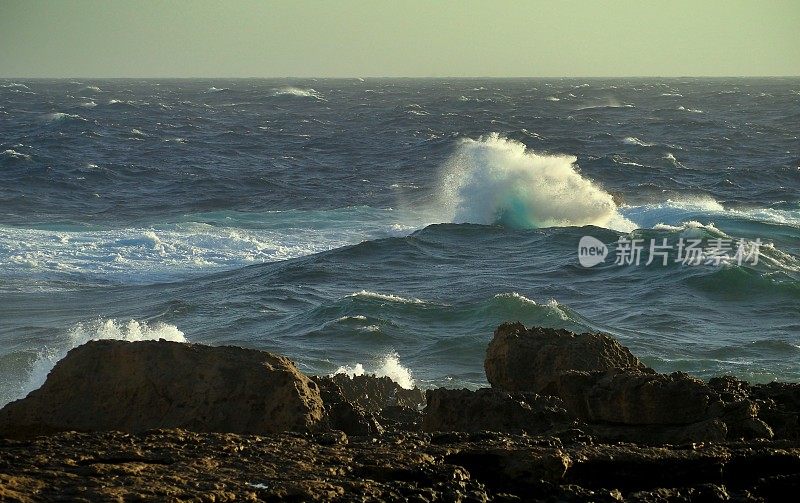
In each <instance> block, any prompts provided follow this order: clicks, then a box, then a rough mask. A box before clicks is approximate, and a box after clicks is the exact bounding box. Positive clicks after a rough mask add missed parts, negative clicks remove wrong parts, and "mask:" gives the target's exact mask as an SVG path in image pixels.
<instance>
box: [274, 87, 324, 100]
mask: <svg viewBox="0 0 800 503" xmlns="http://www.w3.org/2000/svg"><path fill="white" fill-rule="evenodd" d="M274 95H275V96H297V97H299V98H314V99H318V100H321V99H322V95H321V94H320V93H319V92H317V91H316V90H314V89H312V88H310V87H308V88H303V87H294V86H285V87H281V88H279V89H276V90H275V92H274Z"/></svg>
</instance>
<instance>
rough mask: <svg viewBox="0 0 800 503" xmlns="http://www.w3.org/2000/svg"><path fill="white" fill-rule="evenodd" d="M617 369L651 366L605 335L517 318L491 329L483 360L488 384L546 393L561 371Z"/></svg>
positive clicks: (515, 389) (507, 388) (642, 368)
mask: <svg viewBox="0 0 800 503" xmlns="http://www.w3.org/2000/svg"><path fill="white" fill-rule="evenodd" d="M615 368H633V369H639V370H642V371H650V370H649V369H647V367H645V365H644V364H643V363H642V362H640V361H639V359H638V358H636V357H635V356H633V355H632V354H631V352H630V351H629V350H628V348H626V347H624V346H622V345H621V344H620V343H619V342H617V341H616V340H615V339H613V338H612V337H610V336H608V335H606V334H601V333H585V334H575V333H572V332H569V331H567V330H555V329H549V328H541V327H533V328H530V329H526V328H525V326H524V325H523V324H521V323H504V324H502V325H500V326H499V327H498V328H497V330H495V332H494V338H493V339H492V341H491V342H490V343H489V347H488V348H487V350H486V360H485V362H484V369H485V371H486V378H487V379H488V381H489V383H491V385H492V387H495V388H499V389H503V390H506V391H531V392H534V393H542V392H545V390H546V388H547V387H548V386H550V385H551V384H552V383H554V382H555V381H556V380H557V379H558V377H559V375H560V374H561V373H562V372H565V371H570V370H580V371H593V370H610V369H615ZM650 372H652V371H650Z"/></svg>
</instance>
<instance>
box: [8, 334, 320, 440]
mask: <svg viewBox="0 0 800 503" xmlns="http://www.w3.org/2000/svg"><path fill="white" fill-rule="evenodd" d="M322 417H323V406H322V400H321V398H320V394H319V390H318V388H317V385H316V384H314V383H313V382H312V381H310V380H309V379H308V378H307V377H306V376H305V375H303V374H302V373H301V372H300V371H299V370H298V369H297V367H296V366H295V365H294V363H292V362H291V361H290V360H288V359H287V358H285V357H282V356H276V355H273V354H270V353H266V352H263V351H256V350H250V349H243V348H238V347H211V346H203V345H198V344H181V343H176V342H168V341H163V340H161V341H144V342H125V341H117V340H103V341H93V342H89V343H87V344H84V345H82V346H80V347H78V348H75V349H73V350H72V351H70V352H69V353H68V354H67V356H66V357H65V358H64V359H63V360H61V361H60V362H58V364H56V366H55V367H54V368H53V370H52V371H51V372H50V375H49V376H48V377H47V381H46V382H45V384H44V385H43V386H42V387H41V388H40V389H38V390H36V391H34V392H32V393H30V394H29V395H28V397H26V398H24V399H22V400H18V401H16V402H12V403H10V404H8V405H7V406H6V407H5V408H3V409H2V411H0V436H7V437H27V436H32V435H40V434H47V433H52V432H56V431H64V430H77V431H93V430H119V431H126V432H140V431H144V430H148V429H153V428H177V427H180V428H187V429H191V430H194V431H208V432H213V431H219V432H235V433H271V432H280V431H287V430H294V431H310V430H314V429H316V428H317V427H319V425H320V422H321V420H322Z"/></svg>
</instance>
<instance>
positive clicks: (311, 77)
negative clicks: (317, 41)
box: [0, 74, 800, 80]
mask: <svg viewBox="0 0 800 503" xmlns="http://www.w3.org/2000/svg"><path fill="white" fill-rule="evenodd" d="M759 78H762V79H782V78H800V74H798V75H617V76H611V75H593V76H587V75H562V76H557V75H556V76H553V75H540V76H490V75H484V76H471V75H460V76H457V75H450V76H398V75H382V76H377V75H358V76H305V77H303V76H292V75H286V76H271V77H266V76H183V77H176V76H163V75H162V76H153V75H145V76H132V75H127V76H113V77H112V76H87V75H67V76H22V75H16V76H8V77H7V76H2V75H0V79H3V80H14V79H19V80H67V79H103V80H114V79H119V80H122V79H151V80H191V79H193V80H206V79H208V80H210V79H229V80H270V79H274V80H279V79H298V80H300V79H314V80H359V79H398V80H400V79H408V80H411V79H419V80H443V79H469V80H473V79H475V80H477V79H507V80H511V79H759Z"/></svg>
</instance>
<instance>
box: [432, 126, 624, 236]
mask: <svg viewBox="0 0 800 503" xmlns="http://www.w3.org/2000/svg"><path fill="white" fill-rule="evenodd" d="M575 161H576V158H575V157H574V156H571V155H551V154H538V153H535V152H533V151H530V150H527V149H526V147H525V145H524V144H522V143H520V142H517V141H514V140H510V139H507V138H504V137H501V136H499V135H498V134H496V133H495V134H492V135H489V136H487V137H483V138H480V139H477V140H472V139H467V140H464V141H462V142H461V144H460V145H459V148H458V149H457V151H456V153H455V154H454V155H453V156H452V157H451V158H450V159H449V160H448V161H447V163H445V165H444V166H443V169H442V173H441V174H440V181H439V194H438V201H437V205H436V207H435V208H433V211H434V212H435V213H436V214H437V215H445V216H446V218H447V219H448V221H450V222H453V223H475V224H501V225H505V226H508V227H516V228H534V227H556V226H582V225H598V226H601V227H607V228H614V229H617V230H621V231H625V232H627V231H630V230H632V229H633V228H635V226H634V224H633V223H632V222H630V221H627V220H626V219H625V218H623V217H622V216H621V215H620V214H619V212H618V208H617V205H616V203H615V202H614V199H613V197H612V196H611V194H609V193H608V192H606V191H604V190H603V189H602V188H601V187H600V186H598V185H597V184H596V183H594V182H593V181H591V180H589V179H587V178H585V177H583V176H582V175H581V174H580V172H579V171H578V170H577V167H576V166H575ZM440 218H441V217H440Z"/></svg>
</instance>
